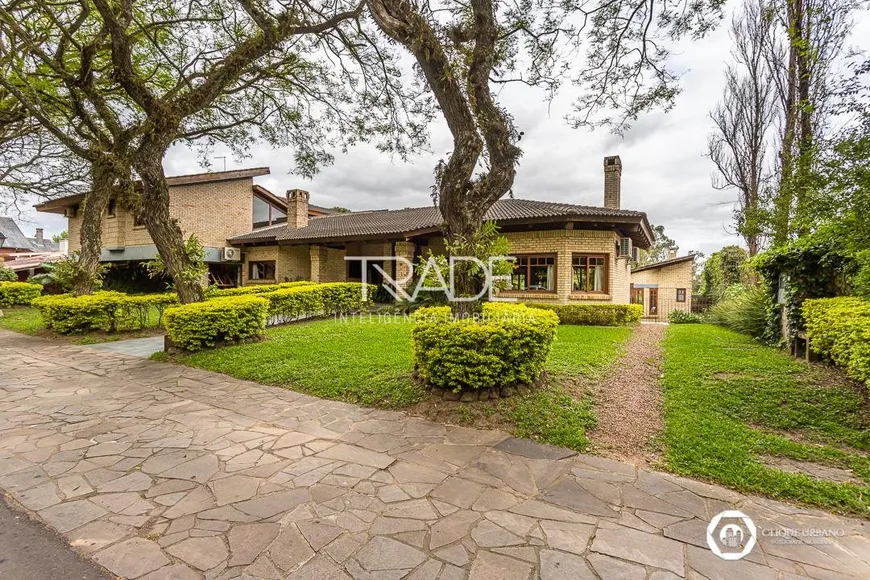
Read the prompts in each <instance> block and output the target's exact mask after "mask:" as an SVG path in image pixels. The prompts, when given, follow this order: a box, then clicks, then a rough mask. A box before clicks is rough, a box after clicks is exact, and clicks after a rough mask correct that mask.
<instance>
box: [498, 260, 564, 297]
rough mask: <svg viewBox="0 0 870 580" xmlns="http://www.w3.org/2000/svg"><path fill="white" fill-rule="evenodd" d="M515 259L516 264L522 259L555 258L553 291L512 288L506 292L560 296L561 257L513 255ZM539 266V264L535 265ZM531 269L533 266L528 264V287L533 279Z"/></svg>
mask: <svg viewBox="0 0 870 580" xmlns="http://www.w3.org/2000/svg"><path fill="white" fill-rule="evenodd" d="M513 257H514V258H516V261H515V262H514V263H515V264H516V263H518V262H519V261H520V260H521V259H530V258H553V289H552V290H530V289H528V288H510V289H508V290H505V292H532V293H535V294H558V292H559V256H558V254H513ZM535 265H537V264H535ZM530 268H532V265H531V264H526V285H527V286H528V284H529V280H530V279H531V275H530ZM511 277H513V272H511Z"/></svg>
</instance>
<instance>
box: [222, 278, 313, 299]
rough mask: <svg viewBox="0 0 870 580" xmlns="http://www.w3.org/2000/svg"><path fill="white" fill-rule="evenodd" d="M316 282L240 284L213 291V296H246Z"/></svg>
mask: <svg viewBox="0 0 870 580" xmlns="http://www.w3.org/2000/svg"><path fill="white" fill-rule="evenodd" d="M314 285H316V284H315V283H314V282H306V281H299V282H281V283H280V284H254V285H251V286H239V287H238V288H221V289H215V290H212V291H211V294H212V295H213V296H244V295H247V294H265V293H267V292H275V291H277V290H283V289H285V288H297V287H300V286H314Z"/></svg>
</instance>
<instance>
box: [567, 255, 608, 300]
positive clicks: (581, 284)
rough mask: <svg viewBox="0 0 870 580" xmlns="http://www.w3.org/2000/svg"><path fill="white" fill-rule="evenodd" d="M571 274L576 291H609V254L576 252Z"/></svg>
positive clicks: (572, 261) (573, 288) (573, 287)
mask: <svg viewBox="0 0 870 580" xmlns="http://www.w3.org/2000/svg"><path fill="white" fill-rule="evenodd" d="M571 274H572V279H573V285H572V290H573V291H574V292H600V293H606V292H607V256H604V255H588V254H575V255H574V257H573V258H572V260H571Z"/></svg>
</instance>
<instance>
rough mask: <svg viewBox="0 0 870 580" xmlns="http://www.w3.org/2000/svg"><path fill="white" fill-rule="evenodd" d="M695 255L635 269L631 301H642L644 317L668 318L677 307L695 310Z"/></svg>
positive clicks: (632, 276)
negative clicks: (693, 300)
mask: <svg viewBox="0 0 870 580" xmlns="http://www.w3.org/2000/svg"><path fill="white" fill-rule="evenodd" d="M694 265H695V257H694V256H692V255H689V256H682V257H677V255H676V252H672V253H671V254H669V255H668V258H667V259H666V260H663V261H661V262H657V263H655V264H647V265H646V266H639V267H637V268H635V269H634V270H633V271H632V272H631V303H632V304H642V305H643V312H644V316H645V317H647V318H651V319H661V320H667V315H668V314H669V313H670V312H673V311H674V310H683V311H685V312H691V311H692V281H693V278H694Z"/></svg>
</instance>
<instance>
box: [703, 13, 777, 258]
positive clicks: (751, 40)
mask: <svg viewBox="0 0 870 580" xmlns="http://www.w3.org/2000/svg"><path fill="white" fill-rule="evenodd" d="M773 26H774V22H773V18H772V14H771V11H770V9H769V8H768V5H767V0H747V1H746V2H745V3H744V5H743V7H742V9H741V10H739V11H738V12H737V13H736V14H735V16H734V18H733V20H732V22H731V40H732V43H733V48H732V50H731V54H732V57H733V61H734V63H733V64H731V65H729V66H728V68H727V69H726V71H725V92H724V96H723V98H722V101H720V102H719V104H718V105H717V106H716V108H715V109H714V110H713V111H712V112H711V113H710V117H711V118H712V120H713V124H714V132H713V134H712V135H711V136H710V139H709V142H708V154H709V156H710V159H711V160H712V161H713V163H714V164H715V165H716V169H717V174H716V175H715V176H714V178H713V186H714V187H716V188H717V189H734V190H736V191H737V194H738V199H737V207H736V209H735V211H734V218H735V221H736V223H737V232H738V233H739V234H740V235H741V237H743V240H744V241H745V242H746V246H747V248H748V249H749V255H750V256H754V255H755V254H757V253H758V252H759V250H760V249H761V248H762V246H763V244H764V238H765V232H766V229H767V228H766V223H767V221H768V218H767V211H766V210H767V208H766V199H765V196H766V194H767V190H768V188H769V187H770V186H771V185H772V184H771V180H772V178H773V159H772V157H774V155H773V154H772V153H771V151H770V145H771V139H772V138H773V137H774V135H773V133H774V128H775V121H776V110H777V109H776V102H775V84H774V78H773V74H772V71H771V68H770V67H769V66H768V63H767V59H766V58H765V56H766V54H767V48H766V47H767V44H768V43H769V42H770V37H771V34H772V28H773Z"/></svg>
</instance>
